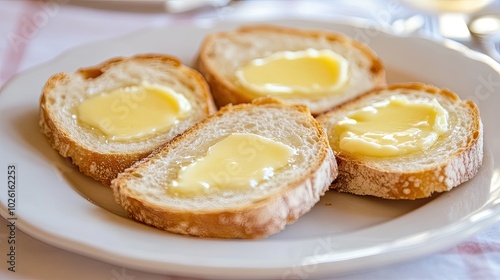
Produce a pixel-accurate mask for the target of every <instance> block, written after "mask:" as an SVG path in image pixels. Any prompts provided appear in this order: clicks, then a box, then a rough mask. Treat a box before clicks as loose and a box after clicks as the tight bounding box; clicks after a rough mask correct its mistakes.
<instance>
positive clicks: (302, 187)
mask: <svg viewBox="0 0 500 280" xmlns="http://www.w3.org/2000/svg"><path fill="white" fill-rule="evenodd" d="M234 133H244V134H257V135H259V136H263V137H266V138H268V139H271V140H273V141H277V142H280V143H283V144H286V145H289V146H290V147H293V148H294V149H295V151H296V152H295V154H294V156H293V163H289V164H288V165H286V166H285V167H283V168H280V169H278V170H276V171H275V174H274V176H272V177H271V178H268V179H265V180H263V181H261V182H260V183H259V184H258V185H257V186H254V187H252V188H242V189H238V190H231V189H230V188H228V189H224V190H223V191H215V192H207V193H202V194H199V195H196V196H188V197H186V196H176V195H171V194H169V193H168V191H169V188H172V185H173V182H174V180H176V178H177V176H178V173H179V172H180V170H181V169H183V168H184V167H185V166H187V165H189V164H190V163H192V162H193V161H194V160H196V159H198V158H200V157H201V158H203V157H204V156H205V155H206V154H207V151H208V149H209V147H211V146H212V145H214V143H217V142H218V141H221V140H222V139H225V138H226V137H228V136H229V135H231V134H234ZM336 175H337V165H336V162H335V158H334V156H333V152H332V150H331V149H330V147H329V145H328V140H327V137H326V134H325V133H324V131H323V130H322V128H321V126H320V125H319V124H318V122H317V121H316V120H315V119H314V118H313V117H312V116H311V114H310V112H309V111H308V110H307V108H306V107H304V106H291V105H284V104H281V103H279V102H276V101H275V100H272V99H267V98H261V99H256V100H255V101H254V103H253V104H240V105H235V106H231V105H228V106H226V107H223V108H222V109H221V110H220V111H219V112H218V113H217V114H215V115H212V116H211V117H209V118H207V119H205V120H204V121H202V122H200V123H198V124H197V125H195V126H194V127H192V128H191V129H189V130H187V131H186V132H185V133H183V134H182V135H180V136H178V137H177V138H175V139H174V140H173V141H171V142H169V143H168V144H166V145H165V146H164V147H162V148H160V149H158V150H157V151H155V152H154V153H152V154H151V155H150V156H148V157H147V158H145V159H143V160H141V161H140V162H138V163H136V164H134V165H133V166H132V167H131V168H129V169H127V170H126V171H125V172H124V173H121V174H120V175H119V176H118V178H117V179H115V180H113V182H112V185H111V186H112V188H113V192H114V195H115V200H116V202H117V203H118V204H120V205H121V206H122V207H123V208H124V209H125V210H126V211H127V212H128V214H129V216H130V217H131V218H133V219H135V220H137V221H140V222H143V223H145V224H148V225H152V226H155V227H157V228H160V229H164V230H167V231H170V232H174V233H180V234H185V235H193V236H200V237H216V238H261V237H266V236H268V235H270V234H273V233H276V232H279V231H281V230H282V229H283V228H284V227H285V226H286V225H287V224H289V223H293V222H294V221H295V220H297V219H298V218H299V217H300V216H302V215H303V214H305V213H306V212H308V211H309V210H310V209H311V208H312V207H313V205H314V204H315V203H316V202H318V200H319V199H320V196H322V195H323V194H324V193H325V191H326V190H327V189H328V187H329V185H330V184H331V182H332V181H333V179H335V177H336Z"/></svg>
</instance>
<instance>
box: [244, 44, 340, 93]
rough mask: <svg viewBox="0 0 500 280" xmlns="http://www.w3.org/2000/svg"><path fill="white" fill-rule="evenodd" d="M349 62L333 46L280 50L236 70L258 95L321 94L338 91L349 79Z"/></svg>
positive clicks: (246, 84) (249, 89)
mask: <svg viewBox="0 0 500 280" xmlns="http://www.w3.org/2000/svg"><path fill="white" fill-rule="evenodd" d="M347 72H348V62H347V60H346V59H345V58H344V57H342V56H341V55H339V54H337V53H335V52H333V51H331V50H315V49H307V50H301V51H282V52H276V53H274V54H272V55H270V56H268V57H264V58H259V59H254V60H252V61H250V63H248V64H247V65H244V66H243V67H241V68H239V69H238V70H237V71H236V77H237V80H238V81H239V83H240V84H241V86H242V87H243V88H245V89H246V90H247V91H249V92H252V93H254V94H257V95H275V96H279V97H282V98H297V97H299V98H304V97H306V98H315V97H316V98H320V97H324V96H326V95H330V94H335V93H336V92H338V91H339V89H341V88H342V87H343V86H344V85H345V83H346V82H347V79H348V73H347Z"/></svg>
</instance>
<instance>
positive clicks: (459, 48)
mask: <svg viewBox="0 0 500 280" xmlns="http://www.w3.org/2000/svg"><path fill="white" fill-rule="evenodd" d="M228 22H229V24H228ZM256 22H257V23H262V22H265V23H276V24H280V23H285V24H287V23H290V22H293V23H294V24H300V23H304V22H307V23H319V24H328V25H330V26H334V25H349V26H354V27H356V26H357V27H361V26H360V25H359V23H351V22H335V21H322V20H304V19H289V20H262V21H255V22H252V23H256ZM221 23H222V24H228V26H231V27H234V26H238V25H242V24H248V23H250V22H248V21H223V22H217V23H216V24H221ZM214 25H215V24H214ZM171 27H172V25H167V26H163V27H148V28H144V29H142V30H140V31H135V32H132V33H129V34H126V35H125V36H120V37H117V38H112V39H108V40H100V41H96V42H90V43H86V44H83V45H80V46H77V47H75V48H72V49H69V50H67V51H65V52H63V53H61V54H59V55H58V56H56V57H54V58H52V59H51V60H49V61H46V62H43V63H41V64H39V65H36V66H33V67H30V68H28V69H26V70H24V71H22V72H19V73H16V74H15V75H14V76H13V77H11V78H10V79H9V80H8V81H6V82H5V83H4V84H3V85H2V87H1V88H0V98H1V97H2V94H1V93H3V91H4V90H5V89H6V88H8V87H9V85H10V84H12V83H14V82H15V81H16V80H18V79H20V78H22V77H24V76H26V75H29V74H33V73H36V72H38V71H40V70H41V69H43V68H46V67H48V66H50V65H53V64H55V63H61V61H63V60H64V59H65V57H68V56H71V55H72V53H74V52H76V51H77V50H83V49H86V48H89V47H90V46H98V45H104V44H109V43H110V42H117V41H123V40H128V39H130V38H134V37H136V36H138V34H140V33H143V32H145V31H151V30H164V29H169V28H171ZM185 27H187V28H206V29H210V28H212V27H213V26H212V25H200V24H197V23H192V24H188V25H186V26H185ZM361 28H366V27H361ZM378 30H379V31H380V32H383V33H384V34H385V35H389V36H394V37H403V38H412V39H414V40H423V41H425V42H427V43H432V44H435V45H441V46H443V47H445V48H447V49H451V50H453V51H456V52H459V53H460V54H462V55H465V56H467V57H468V58H470V59H473V60H475V61H478V62H481V63H485V64H487V65H489V66H490V67H492V68H493V69H494V70H495V71H497V72H498V73H500V64H498V63H497V62H495V61H494V60H493V59H492V58H490V57H488V56H487V55H485V54H481V53H479V52H475V51H473V50H470V49H468V48H467V47H465V46H463V45H460V44H459V43H455V42H448V41H443V42H436V41H432V40H429V39H428V38H422V37H418V36H400V35H397V34H393V33H389V32H387V30H383V29H378ZM492 156H493V159H494V155H492ZM497 208H498V209H496V212H495V211H494V212H492V213H490V216H488V215H485V216H484V217H483V219H482V220H479V222H477V221H476V222H474V223H472V224H464V222H463V221H462V222H461V223H460V224H461V225H462V228H466V229H467V234H466V236H470V235H472V234H473V233H475V232H477V231H479V230H480V229H482V228H484V227H485V226H487V225H491V224H493V223H495V222H497V221H500V215H498V213H500V207H497ZM0 214H1V215H2V216H3V217H7V212H6V210H5V206H4V205H3V203H2V205H1V207H0ZM495 214H496V216H497V217H494V218H492V216H495ZM19 225H20V226H19V229H21V230H23V231H25V232H26V233H28V234H29V235H30V236H33V237H35V236H36V239H39V240H41V241H43V242H46V243H49V244H51V245H53V246H55V247H59V248H63V249H65V250H67V251H71V252H74V253H77V254H81V255H86V256H89V257H92V258H94V259H100V260H103V261H106V262H110V263H116V261H115V260H114V258H115V257H116V256H110V255H109V254H110V252H107V254H108V256H106V257H104V256H97V255H98V254H99V253H98V252H97V253H96V252H94V253H90V252H88V251H85V250H82V249H75V248H74V246H71V245H67V244H66V242H65V243H64V244H63V245H61V244H60V243H58V242H56V241H54V239H58V238H60V237H57V236H52V238H51V236H50V234H48V236H47V237H44V236H43V235H44V234H46V232H44V233H43V234H42V237H40V236H39V234H38V236H37V231H38V230H37V229H36V228H34V227H33V226H32V225H30V224H29V223H24V221H22V222H20V224H19ZM471 225H472V226H471ZM463 231H464V230H463V229H462V230H461V232H463ZM450 234H451V233H450ZM463 238H465V237H464V235H462V237H461V238H459V239H463ZM74 242H75V241H73V243H74ZM69 243H71V242H69ZM66 245H67V246H66ZM80 245H81V244H80ZM400 248H401V247H400ZM96 249H99V248H92V250H94V251H95V250H96ZM424 251H426V250H424ZM427 251H436V250H430V249H428V250H427ZM424 253H428V252H421V255H422V254H424ZM111 254H113V253H111ZM104 255H105V254H104ZM133 261H136V260H132V261H126V262H124V263H126V264H127V266H128V267H131V268H135V269H140V270H146V271H150V272H151V271H153V272H160V273H166V272H174V273H183V274H185V273H186V272H187V271H186V270H185V268H184V269H183V268H181V269H179V268H177V269H173V268H169V270H168V271H165V270H163V269H157V267H151V266H150V265H149V266H148V265H147V264H142V266H137V265H135V264H134V263H133ZM124 263H123V262H119V264H124ZM330 263H331V262H330V261H317V262H313V263H309V264H308V263H306V264H304V267H305V266H307V265H309V266H311V265H317V266H320V267H319V268H318V269H317V271H316V272H317V273H321V272H324V271H326V270H328V269H327V268H325V267H324V266H325V264H326V265H328V264H330ZM175 265H177V266H182V264H175ZM184 266H186V268H188V269H189V268H191V267H193V266H191V265H184ZM196 267H200V268H203V269H205V271H206V270H220V269H224V268H227V267H215V266H213V265H212V266H206V267H204V266H200V265H199V264H198V266H196ZM253 268H256V267H253ZM258 268H262V267H258ZM285 268H290V267H289V266H284V267H278V266H273V267H268V268H263V269H264V270H266V271H263V272H262V273H261V274H260V275H258V273H257V274H252V275H250V276H251V277H254V276H256V277H267V276H269V273H276V272H279V273H282V269H285ZM232 269H242V268H241V267H238V268H235V267H231V268H229V270H232ZM244 269H252V267H244ZM276 269H277V270H278V271H274V270H276ZM220 272H221V271H219V272H217V271H213V273H218V274H217V276H223V277H227V276H229V277H233V276H235V275H236V274H231V275H227V274H221V273H220ZM232 273H235V272H234V271H233V272H232ZM239 273H241V272H238V274H237V275H239V276H241V275H240V274H239ZM186 275H193V272H192V271H191V274H186ZM204 275H205V274H204V273H203V274H199V275H196V276H204Z"/></svg>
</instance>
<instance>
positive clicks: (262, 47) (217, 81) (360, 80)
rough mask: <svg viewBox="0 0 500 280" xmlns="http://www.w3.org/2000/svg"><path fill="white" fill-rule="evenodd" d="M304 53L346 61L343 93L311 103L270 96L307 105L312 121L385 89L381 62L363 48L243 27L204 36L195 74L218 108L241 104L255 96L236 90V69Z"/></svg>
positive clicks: (310, 33) (325, 36)
mask: <svg viewBox="0 0 500 280" xmlns="http://www.w3.org/2000/svg"><path fill="white" fill-rule="evenodd" d="M306 49H316V50H325V49H326V50H331V51H334V52H336V53H337V54H339V55H340V56H342V57H343V58H344V59H346V60H347V61H348V63H349V66H348V70H347V73H348V74H347V75H348V80H347V82H346V84H345V85H344V86H343V88H342V89H341V90H339V91H338V92H334V93H331V94H328V95H326V96H322V97H315V98H305V97H293V98H292V97H290V98H286V99H283V98H280V97H278V96H272V95H270V96H272V97H273V98H278V99H281V100H282V101H284V102H287V103H290V104H302V105H306V106H307V107H309V110H310V111H311V113H312V114H313V115H317V114H320V113H322V112H325V111H327V110H329V109H331V108H333V107H335V106H337V105H339V104H341V103H343V102H345V101H347V100H349V99H351V98H354V97H356V96H358V95H360V94H362V93H363V92H365V91H367V90H369V89H371V88H373V87H376V86H381V85H385V83H386V81H385V70H384V68H383V65H382V62H381V60H380V59H379V58H378V57H377V56H376V54H375V53H374V52H373V51H372V50H371V49H370V48H369V47H368V46H366V45H365V44H363V43H361V42H358V41H355V40H353V39H351V38H350V37H347V36H345V35H342V34H338V33H332V32H327V31H319V30H305V29H297V28H287V27H278V26H272V25H255V26H244V27H241V28H239V29H237V30H235V31H228V32H219V33H214V34H211V35H209V36H207V37H206V38H205V40H204V41H203V43H202V45H201V47H200V49H199V53H198V57H197V66H196V68H197V69H198V70H199V71H200V72H201V73H202V74H203V76H204V77H205V78H206V80H207V81H208V83H209V85H210V88H211V92H212V95H213V96H214V100H215V103H216V104H217V106H224V105H226V104H229V103H232V104H238V103H246V102H249V101H250V100H252V99H253V98H255V95H252V94H250V93H249V92H247V91H245V90H244V89H243V88H242V87H241V86H240V84H239V82H238V79H237V77H236V71H237V69H238V68H240V67H242V66H243V65H245V64H247V63H249V62H250V61H252V60H254V59H257V58H265V57H267V56H269V55H271V54H273V53H277V52H282V51H301V50H306Z"/></svg>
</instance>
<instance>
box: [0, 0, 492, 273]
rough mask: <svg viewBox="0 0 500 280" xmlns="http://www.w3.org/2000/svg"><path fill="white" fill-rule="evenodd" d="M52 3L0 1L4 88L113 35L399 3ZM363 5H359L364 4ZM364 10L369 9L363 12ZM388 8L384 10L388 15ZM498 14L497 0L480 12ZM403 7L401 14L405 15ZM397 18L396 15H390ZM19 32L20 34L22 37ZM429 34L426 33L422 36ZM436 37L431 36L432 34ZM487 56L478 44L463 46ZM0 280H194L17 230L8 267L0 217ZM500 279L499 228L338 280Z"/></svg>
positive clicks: (357, 11) (369, 15) (325, 15)
mask: <svg viewBox="0 0 500 280" xmlns="http://www.w3.org/2000/svg"><path fill="white" fill-rule="evenodd" d="M138 2H139V1H130V2H128V3H123V2H121V3H117V2H103V1H101V2H99V1H90V2H89V1H82V0H80V1H76V0H73V1H71V0H57V1H56V0H49V1H18V0H3V1H2V4H1V5H0V19H1V20H0V21H1V24H0V38H2V40H0V86H1V85H3V84H4V83H5V82H6V81H8V79H9V78H11V77H12V76H13V75H15V74H16V73H19V72H21V71H23V70H26V69H29V68H30V67H32V66H35V65H37V64H40V63H43V62H47V61H50V60H51V59H53V58H54V57H56V56H58V55H59V54H61V53H63V52H65V51H66V50H68V49H71V48H73V47H76V46H79V45H81V44H84V43H88V42H94V41H100V40H105V39H109V38H116V37H120V36H123V35H126V34H128V33H131V32H134V31H136V30H140V29H143V28H147V27H158V26H175V25H176V24H180V23H186V22H190V21H196V20H226V19H238V20H239V19H243V20H244V19H251V18H255V17H258V18H259V19H262V18H269V19H276V18H282V17H286V18H293V17H301V18H311V19H330V20H332V19H333V20H336V19H339V20H342V19H348V18H361V19H367V20H372V21H373V22H374V23H375V24H382V25H383V24H390V23H392V22H394V20H395V19H394V17H396V15H390V14H389V18H388V17H387V13H384V11H387V9H388V5H394V4H399V5H402V4H401V3H400V2H399V1H388V2H387V1H361V0H358V1H356V0H355V1H342V0H337V1H308V3H307V4H304V2H305V1H244V2H243V1H242V2H236V1H235V2H233V3H232V4H231V6H230V7H225V8H221V7H217V6H216V5H211V6H207V7H205V8H203V9H199V10H196V11H191V12H187V13H181V14H172V13H167V12H166V11H165V10H164V9H163V5H162V3H160V2H158V1H157V2H155V3H151V2H148V3H142V4H141V3H138ZM360 3H361V5H360ZM360 6H361V7H365V9H362V8H359V7H360ZM384 9H385V10H384ZM484 11H486V12H500V4H499V3H498V1H495V2H494V3H493V4H491V5H490V6H489V7H487V10H483V12H484ZM405 12H407V13H412V12H414V11H411V10H410V9H405V10H404V11H403V12H402V13H400V14H398V15H397V16H398V17H401V16H405ZM391 17H392V18H391ZM20 35H22V36H20ZM423 35H424V36H426V35H425V34H423ZM427 35H432V34H427ZM465 43H467V44H470V45H469V46H470V47H473V48H477V50H479V51H483V50H482V49H481V47H480V46H477V45H476V44H475V43H473V42H472V41H471V42H465ZM0 221H1V223H2V224H1V225H0V241H1V244H2V245H1V247H0V249H1V250H0V252H1V254H2V256H4V257H1V258H0V260H2V261H1V262H0V279H116V280H122V279H127V280H132V279H148V280H153V279H163V280H177V279H179V280H180V279H192V278H184V277H179V276H168V275H158V274H151V273H147V272H142V271H136V270H133V269H130V268H126V267H120V266H116V265H112V264H108V263H104V262H100V261H97V260H94V259H90V258H87V257H85V256H81V255H77V254H74V253H71V252H68V251H64V250H62V249H59V248H56V247H53V246H50V245H47V244H45V243H42V242H40V241H38V240H36V239H34V238H32V237H30V236H28V235H26V234H24V233H23V232H22V231H20V230H18V231H17V235H16V244H17V247H16V250H17V256H18V260H17V261H18V267H17V270H16V272H11V271H9V270H8V263H7V262H6V261H4V260H5V259H6V257H5V255H6V253H5V252H6V251H7V247H6V243H7V242H6V241H7V238H8V226H7V225H8V223H7V221H6V220H5V219H3V218H1V219H0ZM401 278H404V279H500V223H497V224H495V225H493V226H491V227H490V228H486V229H484V230H483V231H481V232H479V233H477V234H475V235H474V236H472V237H470V238H468V239H467V240H464V241H462V242H460V243H459V244H456V245H455V246H454V247H451V248H448V249H446V250H443V251H440V252H438V253H435V254H432V255H428V256H425V257H423V258H420V259H417V260H412V261H409V262H404V263H399V264H395V265H390V266H385V267H380V268H378V269H375V270H371V271H367V272H362V273H359V274H354V275H348V276H344V277H338V278H335V279H401Z"/></svg>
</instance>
